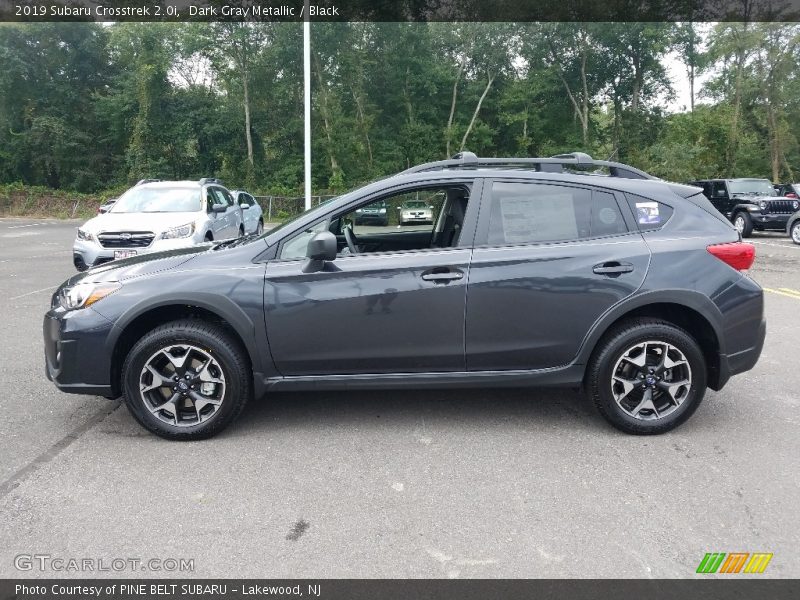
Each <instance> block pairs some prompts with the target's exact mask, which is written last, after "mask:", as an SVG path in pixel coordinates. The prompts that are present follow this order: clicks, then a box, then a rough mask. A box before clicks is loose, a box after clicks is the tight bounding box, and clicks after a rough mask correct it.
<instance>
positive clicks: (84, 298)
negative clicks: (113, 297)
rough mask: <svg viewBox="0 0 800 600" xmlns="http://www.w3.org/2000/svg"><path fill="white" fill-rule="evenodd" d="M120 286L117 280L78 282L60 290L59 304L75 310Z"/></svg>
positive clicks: (92, 302) (99, 298)
mask: <svg viewBox="0 0 800 600" xmlns="http://www.w3.org/2000/svg"><path fill="white" fill-rule="evenodd" d="M121 287H122V286H121V285H120V284H119V283H117V282H115V281H114V282H107V283H79V284H77V285H74V286H72V287H67V288H64V289H63V290H61V294H60V295H59V298H58V300H59V304H60V305H61V307H62V308H64V309H66V310H76V309H78V308H86V307H87V306H91V305H92V304H94V303H95V302H97V301H98V300H102V299H103V298H105V297H106V296H108V295H109V294H113V293H114V292H116V291H117V290H118V289H119V288H121Z"/></svg>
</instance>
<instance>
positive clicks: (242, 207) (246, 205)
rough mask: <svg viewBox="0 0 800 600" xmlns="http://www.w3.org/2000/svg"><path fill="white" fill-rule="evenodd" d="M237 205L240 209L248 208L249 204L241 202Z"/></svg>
mask: <svg viewBox="0 0 800 600" xmlns="http://www.w3.org/2000/svg"><path fill="white" fill-rule="evenodd" d="M239 207H240V208H241V209H242V210H247V209H248V208H250V205H249V204H248V203H247V202H242V203H241V204H240V205H239Z"/></svg>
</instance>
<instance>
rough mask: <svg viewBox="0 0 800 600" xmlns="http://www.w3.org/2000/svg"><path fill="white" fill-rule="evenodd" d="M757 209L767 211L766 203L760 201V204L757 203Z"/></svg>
mask: <svg viewBox="0 0 800 600" xmlns="http://www.w3.org/2000/svg"><path fill="white" fill-rule="evenodd" d="M758 208H760V209H761V210H767V201H766V200H762V201H761V202H759V203H758Z"/></svg>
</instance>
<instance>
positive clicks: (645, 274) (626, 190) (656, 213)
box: [44, 153, 765, 439]
mask: <svg viewBox="0 0 800 600" xmlns="http://www.w3.org/2000/svg"><path fill="white" fill-rule="evenodd" d="M407 201H424V202H426V203H428V205H429V206H432V207H433V213H434V219H433V224H430V225H428V224H425V225H422V224H419V225H416V224H415V225H414V226H412V227H402V228H400V227H396V228H395V227H389V228H387V227H379V226H374V225H367V224H364V225H361V224H356V223H357V222H358V223H360V222H361V220H359V219H357V214H358V213H357V212H356V211H357V210H358V209H359V208H364V207H369V206H370V205H371V204H376V205H378V204H380V205H381V206H384V205H385V206H402V204H403V203H404V202H407ZM753 258H754V248H753V246H752V245H750V244H746V243H742V242H741V240H740V237H739V234H738V233H737V232H736V230H735V229H734V228H733V227H732V225H731V224H730V223H729V222H728V221H727V220H726V219H725V218H724V217H723V216H722V215H720V213H719V212H718V211H716V210H715V209H714V207H713V206H711V204H710V203H709V201H708V200H707V199H706V198H705V197H704V196H703V194H702V191H701V190H700V189H698V188H694V187H689V186H683V185H677V184H671V183H666V182H664V181H661V180H658V179H655V178H653V177H651V176H649V175H647V174H646V173H643V172H641V171H639V170H637V169H634V168H632V167H629V166H626V165H621V164H618V163H609V162H604V161H594V160H592V159H591V158H590V157H589V156H587V155H585V154H577V153H576V154H570V155H562V156H558V157H554V158H549V159H479V158H476V157H475V155H473V154H471V153H463V154H462V155H459V156H457V157H455V158H454V159H451V160H447V161H440V162H436V163H428V164H425V165H421V166H418V167H414V168H412V169H410V170H408V171H405V172H403V173H400V174H399V175H396V176H394V177H390V178H387V179H384V180H382V181H379V182H377V183H373V184H370V185H367V186H366V187H363V188H361V189H359V190H356V191H354V192H351V193H348V194H345V195H343V196H340V197H338V198H336V199H334V200H331V201H329V202H327V203H325V204H323V205H321V206H318V207H316V208H313V209H312V210H310V211H307V212H306V213H303V214H302V215H300V216H298V217H297V218H296V219H294V220H292V221H290V222H288V223H285V224H284V225H282V226H280V227H278V228H277V229H273V230H272V231H269V232H267V233H266V234H264V235H262V236H258V237H257V236H250V237H245V238H241V239H238V240H233V241H228V242H222V243H218V244H213V245H204V246H201V247H197V248H191V249H182V250H175V251H172V252H163V253H160V254H150V255H146V256H142V257H136V258H130V259H125V260H120V261H115V262H112V263H108V264H105V265H102V266H100V267H96V268H93V269H90V270H89V271H87V272H85V273H81V274H78V275H75V276H74V277H72V278H71V279H69V280H68V281H66V282H65V283H64V284H63V285H62V286H61V287H60V288H59V289H58V291H57V292H56V293H55V294H54V296H53V300H52V309H51V310H50V312H48V313H47V315H46V316H45V319H44V338H45V354H46V363H47V364H46V367H47V376H48V377H49V378H50V379H52V380H53V381H54V382H55V384H56V385H57V386H58V387H59V389H61V390H63V391H65V392H73V393H81V394H100V395H104V396H109V397H117V396H120V395H122V396H124V398H125V402H126V403H127V406H128V408H129V409H130V412H131V413H132V414H133V416H134V417H135V418H136V419H137V420H138V421H139V422H140V423H141V424H142V425H144V426H145V427H146V428H147V429H149V430H150V431H152V432H154V433H156V434H158V435H160V436H163V437H167V438H173V439H195V438H202V437H208V436H211V435H213V434H215V433H217V432H219V431H220V430H222V429H223V428H224V427H225V426H226V425H228V424H229V423H230V422H231V421H232V420H233V419H235V418H236V416H237V415H239V413H240V412H241V411H242V408H243V407H244V406H245V404H246V402H247V401H248V400H249V399H250V398H253V397H256V398H258V397H261V396H262V395H264V394H265V392H268V391H271V390H331V389H340V390H350V389H357V388H373V389H375V388H440V387H456V386H466V387H472V386H494V387H499V386H515V387H519V386H571V387H582V388H584V389H586V390H587V391H588V393H590V394H591V395H592V397H593V399H594V403H595V404H596V405H597V408H598V409H599V410H600V412H601V413H602V415H603V416H604V417H605V418H606V419H607V420H608V421H610V422H611V423H612V424H613V425H614V426H616V427H618V428H619V429H621V430H623V431H626V432H629V433H637V434H648V433H661V432H664V431H668V430H670V429H672V428H674V427H676V426H677V425H679V424H680V423H682V422H683V421H685V420H686V419H687V418H689V416H690V415H691V414H692V413H693V412H694V411H695V410H696V409H697V407H698V405H699V404H700V402H701V400H702V398H703V395H704V394H705V390H706V388H707V387H710V388H711V389H714V390H719V389H720V388H722V387H723V386H724V385H725V384H726V383H727V381H728V379H729V378H730V377H731V375H735V374H737V373H742V372H743V371H747V370H748V369H750V368H752V367H753V365H755V363H756V361H757V360H758V357H759V354H760V353H761V348H762V346H763V343H764V335H765V321H764V314H763V297H762V291H761V288H760V287H759V286H758V285H757V284H756V283H755V282H753V281H752V280H751V279H750V278H749V277H747V276H745V275H743V274H742V273H741V271H742V270H746V269H748V268H749V267H750V265H751V264H752V262H753Z"/></svg>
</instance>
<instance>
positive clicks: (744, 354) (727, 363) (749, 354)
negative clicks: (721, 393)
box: [711, 319, 767, 390]
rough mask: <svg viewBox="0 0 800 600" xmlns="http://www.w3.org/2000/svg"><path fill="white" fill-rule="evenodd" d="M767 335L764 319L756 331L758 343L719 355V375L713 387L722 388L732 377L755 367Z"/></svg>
mask: <svg viewBox="0 0 800 600" xmlns="http://www.w3.org/2000/svg"><path fill="white" fill-rule="evenodd" d="M766 336H767V321H766V319H762V320H761V324H760V325H759V327H758V330H757V332H756V343H755V344H754V345H753V346H751V347H750V348H746V349H744V350H741V351H739V352H736V353H734V354H721V355H720V357H719V377H718V380H717V381H716V382H715V385H712V386H711V388H712V389H714V390H721V389H722V388H723V386H724V385H725V384H726V383H728V380H729V379H730V378H731V377H733V376H734V375H738V374H739V373H744V372H745V371H749V370H750V369H752V368H753V367H755V366H756V363H757V362H758V359H759V357H760V356H761V351H762V350H763V349H764V340H765V339H766Z"/></svg>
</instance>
